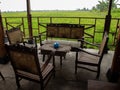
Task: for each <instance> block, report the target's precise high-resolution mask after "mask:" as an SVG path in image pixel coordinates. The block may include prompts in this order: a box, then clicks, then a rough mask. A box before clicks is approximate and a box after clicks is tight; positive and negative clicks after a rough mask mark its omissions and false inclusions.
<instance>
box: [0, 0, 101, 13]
mask: <svg viewBox="0 0 120 90" xmlns="http://www.w3.org/2000/svg"><path fill="white" fill-rule="evenodd" d="M98 1H99V0H30V5H31V10H76V9H83V8H88V9H91V8H92V7H93V6H96V4H98ZM100 1H101V0H100ZM0 2H1V3H0V9H1V11H26V0H0Z"/></svg>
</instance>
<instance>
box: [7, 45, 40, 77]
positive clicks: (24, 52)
mask: <svg viewBox="0 0 120 90" xmlns="http://www.w3.org/2000/svg"><path fill="white" fill-rule="evenodd" d="M6 48H7V49H8V53H9V56H10V60H11V64H12V66H13V68H14V71H15V72H16V73H17V72H18V71H22V72H27V73H30V74H35V75H40V78H42V75H41V70H40V64H39V60H38V56H37V51H36V49H35V48H28V47H25V46H22V45H6Z"/></svg>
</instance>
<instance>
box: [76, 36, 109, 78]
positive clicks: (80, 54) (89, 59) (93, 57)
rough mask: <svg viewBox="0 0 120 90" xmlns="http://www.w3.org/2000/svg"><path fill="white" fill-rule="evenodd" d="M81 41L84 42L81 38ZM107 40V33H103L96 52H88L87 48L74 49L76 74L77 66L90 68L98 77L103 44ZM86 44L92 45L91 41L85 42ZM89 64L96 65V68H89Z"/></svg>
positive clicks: (103, 48)
mask: <svg viewBox="0 0 120 90" xmlns="http://www.w3.org/2000/svg"><path fill="white" fill-rule="evenodd" d="M82 42H85V41H83V40H82ZM107 42H108V36H107V34H105V35H104V37H103V40H102V43H101V45H100V47H99V51H98V53H97V54H95V53H92V52H88V51H87V50H85V49H83V48H78V49H76V60H75V73H76V74H77V69H78V68H83V69H86V70H90V71H93V72H97V76H96V78H99V76H100V65H101V61H102V58H103V55H104V50H105V46H106V44H107ZM86 43H87V44H90V45H94V44H91V43H88V42H86ZM89 66H93V67H96V68H97V70H96V69H93V68H90V67H89Z"/></svg>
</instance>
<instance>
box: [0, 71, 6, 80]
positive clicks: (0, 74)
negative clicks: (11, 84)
mask: <svg viewBox="0 0 120 90" xmlns="http://www.w3.org/2000/svg"><path fill="white" fill-rule="evenodd" d="M0 76H1V77H2V79H3V80H5V78H4V77H3V75H2V73H1V72H0Z"/></svg>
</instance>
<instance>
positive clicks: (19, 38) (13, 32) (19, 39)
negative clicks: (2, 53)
mask: <svg viewBox="0 0 120 90" xmlns="http://www.w3.org/2000/svg"><path fill="white" fill-rule="evenodd" d="M6 35H7V37H8V41H9V44H21V45H26V46H28V47H37V42H36V38H37V37H36V36H34V37H33V41H34V44H33V43H32V42H30V41H31V39H30V38H25V37H24V34H23V32H22V31H21V30H20V28H19V27H14V28H11V29H10V30H6Z"/></svg>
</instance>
